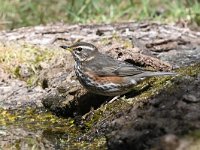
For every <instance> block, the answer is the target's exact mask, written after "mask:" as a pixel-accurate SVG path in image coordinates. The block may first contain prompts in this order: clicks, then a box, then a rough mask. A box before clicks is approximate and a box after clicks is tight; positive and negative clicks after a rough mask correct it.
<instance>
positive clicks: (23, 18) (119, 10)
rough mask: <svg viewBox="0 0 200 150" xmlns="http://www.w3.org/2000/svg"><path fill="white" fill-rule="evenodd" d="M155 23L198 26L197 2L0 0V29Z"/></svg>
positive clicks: (199, 3)
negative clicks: (113, 23)
mask: <svg viewBox="0 0 200 150" xmlns="http://www.w3.org/2000/svg"><path fill="white" fill-rule="evenodd" d="M133 20H156V21H162V22H165V23H170V22H181V21H182V22H185V21H186V22H188V23H191V24H195V25H197V26H200V0H123V1H122V0H102V1H101V0H76V1H75V0H0V30H3V29H14V28H19V27H24V26H34V25H39V24H47V23H55V22H61V21H62V22H66V23H69V24H74V23H82V24H86V23H87V24H90V23H110V22H122V21H133Z"/></svg>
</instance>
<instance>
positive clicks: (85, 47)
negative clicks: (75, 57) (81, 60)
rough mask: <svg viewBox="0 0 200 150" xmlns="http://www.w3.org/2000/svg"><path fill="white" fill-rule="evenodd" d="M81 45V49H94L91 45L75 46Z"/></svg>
mask: <svg viewBox="0 0 200 150" xmlns="http://www.w3.org/2000/svg"><path fill="white" fill-rule="evenodd" d="M78 47H81V48H83V49H90V50H94V48H93V47H89V46H77V47H76V48H78Z"/></svg>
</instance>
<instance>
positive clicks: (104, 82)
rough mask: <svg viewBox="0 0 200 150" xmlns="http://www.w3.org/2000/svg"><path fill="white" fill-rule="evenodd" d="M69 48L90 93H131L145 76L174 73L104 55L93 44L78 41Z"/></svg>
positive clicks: (79, 75) (82, 80)
mask: <svg viewBox="0 0 200 150" xmlns="http://www.w3.org/2000/svg"><path fill="white" fill-rule="evenodd" d="M61 47H62V48H64V49H69V50H70V51H71V53H72V55H73V57H74V59H75V62H76V63H75V73H76V76H77V78H78V80H79V82H80V83H81V84H82V85H83V86H84V87H85V88H86V89H87V90H88V91H90V92H92V93H95V94H100V95H105V96H117V95H122V94H125V93H127V92H129V91H130V90H131V89H132V88H133V86H134V85H136V84H137V83H138V82H139V81H141V80H143V79H144V78H146V77H152V76H162V75H175V73H171V72H152V71H145V70H144V69H142V68H140V67H138V66H135V65H133V64H130V63H127V62H123V61H119V60H117V59H114V58H112V57H110V56H108V55H105V54H102V53H100V52H99V51H98V49H97V47H95V46H94V45H92V44H90V43H85V42H78V43H75V44H74V45H72V46H69V47H68V46H61Z"/></svg>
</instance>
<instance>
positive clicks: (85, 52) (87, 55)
mask: <svg viewBox="0 0 200 150" xmlns="http://www.w3.org/2000/svg"><path fill="white" fill-rule="evenodd" d="M60 47H61V48H63V49H67V50H69V51H70V52H71V53H72V55H73V57H74V59H75V61H78V62H83V61H89V60H91V59H93V58H94V57H95V54H96V53H97V52H98V49H97V47H95V46H94V45H92V44H90V43H86V42H77V43H75V44H73V45H72V46H60Z"/></svg>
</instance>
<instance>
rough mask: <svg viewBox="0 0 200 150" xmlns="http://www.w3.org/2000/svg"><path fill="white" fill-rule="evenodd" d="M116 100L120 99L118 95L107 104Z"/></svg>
mask: <svg viewBox="0 0 200 150" xmlns="http://www.w3.org/2000/svg"><path fill="white" fill-rule="evenodd" d="M118 98H120V95H118V96H115V97H113V98H112V99H111V100H110V101H109V102H108V103H109V104H110V103H112V102H114V101H115V100H117V99H118Z"/></svg>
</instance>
